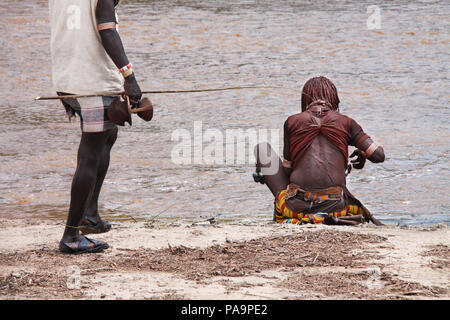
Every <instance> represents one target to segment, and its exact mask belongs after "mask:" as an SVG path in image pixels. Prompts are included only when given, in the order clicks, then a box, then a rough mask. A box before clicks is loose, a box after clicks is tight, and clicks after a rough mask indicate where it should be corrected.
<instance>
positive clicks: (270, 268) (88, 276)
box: [0, 219, 450, 300]
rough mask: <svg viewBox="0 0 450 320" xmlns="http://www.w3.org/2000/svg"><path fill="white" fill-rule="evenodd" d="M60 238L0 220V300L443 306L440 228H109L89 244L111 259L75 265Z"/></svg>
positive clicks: (52, 229) (445, 253) (444, 257)
mask: <svg viewBox="0 0 450 320" xmlns="http://www.w3.org/2000/svg"><path fill="white" fill-rule="evenodd" d="M62 229H63V226H62V225H61V224H56V223H53V222H51V221H50V222H48V221H47V222H36V221H30V220H6V219H3V220H0V299H204V300H209V299H449V298H450V294H449V288H450V273H449V271H450V251H449V248H450V237H449V235H450V234H449V230H448V227H447V225H445V224H443V225H436V226H432V227H417V228H412V227H407V228H399V227H395V226H385V227H375V226H373V225H365V226H361V227H331V226H311V225H306V226H279V225H271V224H269V225H265V226H246V225H230V224H221V223H220V221H218V222H217V223H215V224H209V223H205V224H197V225H181V226H180V225H178V226H173V225H159V224H158V223H154V224H148V223H147V224H146V223H144V222H134V223H133V222H126V223H124V222H117V223H114V224H113V229H112V231H111V232H109V233H106V234H102V235H92V236H91V237H92V238H94V239H99V240H104V241H107V242H108V243H109V244H110V246H111V248H110V249H108V250H106V251H105V252H103V253H98V254H86V255H78V256H71V255H64V254H62V253H59V252H58V251H57V245H58V241H59V238H60V236H61V232H62ZM78 271H79V276H77V272H78Z"/></svg>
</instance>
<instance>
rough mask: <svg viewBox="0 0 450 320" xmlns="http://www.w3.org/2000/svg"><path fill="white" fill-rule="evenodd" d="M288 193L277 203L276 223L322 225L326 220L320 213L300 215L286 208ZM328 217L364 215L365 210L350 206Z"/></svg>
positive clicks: (284, 192) (282, 194)
mask: <svg viewBox="0 0 450 320" xmlns="http://www.w3.org/2000/svg"><path fill="white" fill-rule="evenodd" d="M286 192H287V190H282V191H281V192H280V193H279V194H278V197H277V199H276V201H275V221H276V222H277V223H280V224H283V223H285V224H305V223H314V224H320V223H322V222H323V221H324V220H325V215H324V214H319V213H315V214H313V213H310V214H306V213H300V212H294V211H292V210H291V209H289V208H288V207H287V206H286ZM327 214H328V216H334V217H337V218H339V217H344V216H353V215H359V214H360V215H363V214H364V210H363V209H362V208H361V207H360V206H358V205H348V206H347V208H346V209H344V210H342V211H337V212H330V213H327Z"/></svg>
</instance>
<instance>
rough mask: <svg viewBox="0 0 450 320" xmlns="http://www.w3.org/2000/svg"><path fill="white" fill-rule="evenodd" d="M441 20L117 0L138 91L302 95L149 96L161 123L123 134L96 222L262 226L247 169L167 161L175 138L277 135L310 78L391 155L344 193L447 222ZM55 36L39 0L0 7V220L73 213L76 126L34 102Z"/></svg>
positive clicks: (442, 15)
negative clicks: (328, 84)
mask: <svg viewBox="0 0 450 320" xmlns="http://www.w3.org/2000/svg"><path fill="white" fill-rule="evenodd" d="M374 4H375V5H378V9H379V11H377V10H376V9H377V8H375V9H374V8H373V7H370V6H371V5H374ZM369 7H370V8H369ZM368 8H369V9H368ZM377 13H379V14H380V15H379V17H380V20H377V19H376V18H377V17H378V16H377V15H376V14H377ZM449 14H450V5H449V2H448V1H432V0H430V1H426V0H424V1H389V2H381V1H378V2H377V3H373V2H370V1H368V2H366V1H323V0H318V1H293V0H290V1H282V0H280V1H268V0H267V1H266V0H260V1H245V0H230V1H218V0H208V1H207V0H203V1H183V0H178V1H175V0H164V1H123V3H122V5H121V6H120V8H119V19H120V33H121V35H122V40H123V42H124V45H125V48H126V51H127V53H128V56H129V58H130V60H131V61H132V62H133V64H134V65H135V68H136V74H137V78H138V80H140V83H141V87H142V88H143V89H146V90H153V89H155V90H158V89H163V90H164V89H168V90H173V89H192V88H207V87H224V86H236V85H266V86H280V87H287V88H294V89H295V90H283V89H263V90H255V89H253V90H238V91H226V92H217V93H193V94H158V95H150V96H149V97H150V98H151V100H152V101H153V103H154V105H155V117H154V119H153V120H152V121H151V122H150V123H145V122H143V121H142V120H140V119H139V118H137V117H136V118H135V119H134V124H133V126H132V127H129V126H127V127H126V128H121V129H120V133H119V138H118V140H117V142H116V145H115V147H114V149H113V151H112V159H111V165H110V170H109V173H108V176H107V178H106V181H105V183H104V188H103V192H102V195H101V199H100V201H101V203H100V210H101V212H102V214H103V216H104V217H105V218H107V219H109V220H119V219H122V220H123V219H128V220H130V219H136V220H139V219H141V220H144V219H153V218H155V217H158V219H164V218H167V219H170V220H171V221H172V220H175V219H181V221H186V222H191V221H194V222H197V221H203V220H205V219H206V218H210V217H216V219H218V220H222V221H224V222H248V223H266V222H268V221H270V220H271V217H272V212H273V198H272V196H271V194H270V192H269V191H268V189H267V188H266V187H265V186H263V185H260V184H255V183H254V182H253V179H252V177H251V173H252V171H253V167H252V166H253V163H250V161H246V163H241V164H233V163H229V162H224V163H222V164H221V163H215V164H207V163H204V162H202V161H197V162H195V161H193V162H194V163H192V164H185V165H179V164H176V163H174V162H173V161H172V160H173V158H172V157H171V154H172V152H173V150H174V148H176V146H177V144H178V143H179V142H177V140H173V135H174V134H175V136H176V133H177V132H182V133H185V135H186V134H191V135H192V147H194V145H195V142H194V139H195V134H196V132H197V134H198V132H200V133H201V134H202V133H204V132H206V131H207V130H209V131H210V132H215V133H216V134H217V135H218V136H220V135H221V134H222V136H223V138H224V140H225V138H226V132H227V131H228V130H231V129H241V130H248V129H252V128H256V129H266V130H270V129H274V130H277V129H280V128H281V127H282V125H283V123H284V121H285V119H286V118H287V117H288V116H289V115H291V114H294V113H297V112H299V111H300V90H301V87H302V86H303V84H304V83H305V82H306V81H307V80H308V79H309V78H311V77H313V76H318V75H324V76H326V77H328V78H330V79H331V80H332V81H333V82H334V83H335V84H336V86H337V88H338V91H339V94H340V99H341V112H343V113H345V114H347V115H349V116H351V117H352V118H354V119H356V120H357V121H358V122H359V123H360V124H361V125H362V127H363V128H364V130H365V131H366V133H368V134H369V135H370V136H371V137H372V138H373V139H374V140H375V141H376V142H378V143H379V144H381V145H383V147H384V149H385V153H386V161H385V162H384V163H383V164H372V163H369V162H368V163H367V164H366V167H365V168H364V169H363V170H353V171H352V172H351V174H350V175H349V176H348V187H349V189H350V191H352V192H353V193H354V194H355V195H356V196H357V197H358V198H359V199H360V200H361V201H362V202H363V203H364V204H366V206H367V207H368V208H369V209H371V211H372V212H373V213H374V214H375V215H376V216H377V217H378V218H380V219H381V220H382V221H384V222H387V223H406V224H425V223H426V224H428V223H430V224H431V223H437V222H446V223H449V221H450V218H449V209H450V201H449V182H450V179H449V160H448V159H449V136H450V135H449V120H450V111H449V105H448V103H449V73H448V66H449V62H450V61H449V54H448V52H449V40H450V37H449V30H450V21H449ZM49 33H50V30H49V19H48V4H47V1H41V0H33V1H31V0H23V1H12V0H3V1H1V2H0V75H1V76H2V78H3V81H1V84H0V94H1V101H0V217H7V218H14V217H20V218H40V219H53V220H55V221H59V220H60V221H64V220H65V217H66V214H67V209H68V203H69V200H70V197H69V194H70V193H69V190H70V184H71V178H72V175H73V173H74V170H75V159H76V151H77V147H78V142H79V138H80V130H79V123H78V122H72V123H68V122H67V120H66V118H65V113H64V110H63V108H62V107H61V106H60V105H59V103H58V102H54V101H40V102H35V101H33V97H35V96H38V95H49V94H50V95H51V94H54V92H52V90H51V61H50V52H49V46H50V43H49V41H50V40H49ZM87 76H88V75H87ZM174 130H177V131H174ZM213 130H215V131H213ZM174 132H175V133H174ZM273 132H275V131H273ZM197 137H198V136H197ZM274 137H276V135H275V134H274ZM280 139H281V138H280ZM223 142H224V143H225V144H226V145H230V144H231V145H233V143H232V142H230V141H227V140H226V141H223ZM207 145H208V143H206V142H204V146H207ZM193 157H194V156H193ZM200 160H201V159H200Z"/></svg>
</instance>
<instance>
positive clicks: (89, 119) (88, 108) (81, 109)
mask: <svg viewBox="0 0 450 320" xmlns="http://www.w3.org/2000/svg"><path fill="white" fill-rule="evenodd" d="M58 95H60V96H64V95H68V94H67V93H62V92H58ZM114 98H115V97H109V96H102V97H89V98H79V99H73V98H69V99H64V100H61V102H62V104H63V105H64V108H65V109H66V112H67V115H68V116H69V120H70V119H71V118H72V117H74V116H75V115H78V116H79V117H80V126H81V131H82V132H104V131H108V130H110V129H114V128H116V127H117V126H116V125H115V124H114V123H112V122H111V121H110V120H109V118H108V106H109V105H110V104H111V102H112V101H113V100H114Z"/></svg>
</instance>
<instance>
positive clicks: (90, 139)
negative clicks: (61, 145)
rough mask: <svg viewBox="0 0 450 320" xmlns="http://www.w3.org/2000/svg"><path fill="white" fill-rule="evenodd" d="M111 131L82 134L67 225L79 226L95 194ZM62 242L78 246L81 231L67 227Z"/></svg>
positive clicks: (73, 246) (74, 246)
mask: <svg viewBox="0 0 450 320" xmlns="http://www.w3.org/2000/svg"><path fill="white" fill-rule="evenodd" d="M111 131H112V130H108V131H106V132H98V133H86V132H83V133H82V134H81V141H80V146H79V148H78V158H77V169H76V171H75V174H74V177H73V180H72V188H71V199H70V208H69V215H68V218H67V225H69V226H72V227H78V226H79V225H80V223H81V220H82V219H83V215H84V213H85V211H86V208H87V206H88V204H89V201H90V200H91V199H92V197H93V195H94V191H95V188H96V184H97V178H98V176H99V167H100V164H101V158H102V155H103V153H104V150H105V148H106V145H107V142H108V140H109V139H110V136H111ZM61 240H62V242H64V243H65V244H67V245H68V246H70V247H72V248H77V247H78V243H79V241H80V232H79V229H77V228H71V227H66V228H65V229H64V234H63V236H62V239H61Z"/></svg>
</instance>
